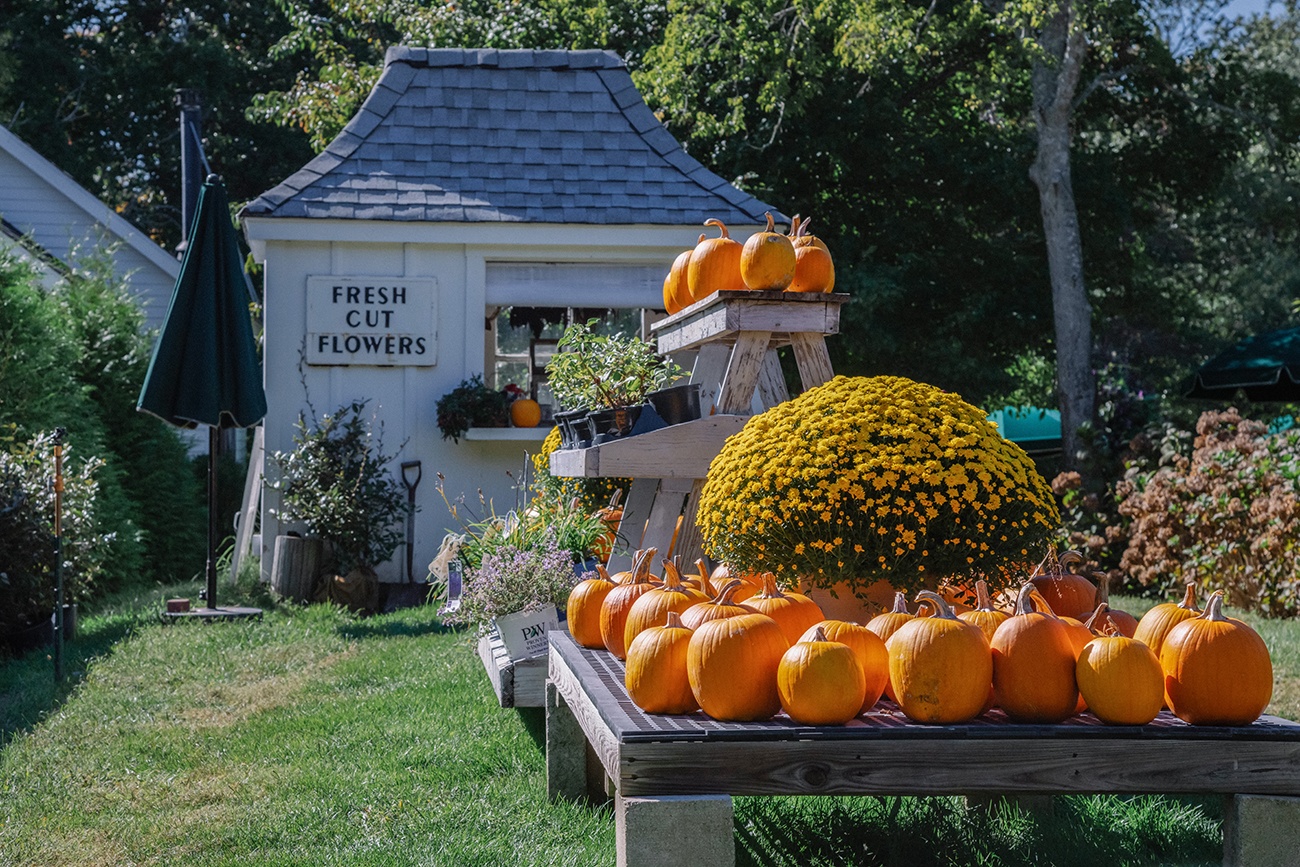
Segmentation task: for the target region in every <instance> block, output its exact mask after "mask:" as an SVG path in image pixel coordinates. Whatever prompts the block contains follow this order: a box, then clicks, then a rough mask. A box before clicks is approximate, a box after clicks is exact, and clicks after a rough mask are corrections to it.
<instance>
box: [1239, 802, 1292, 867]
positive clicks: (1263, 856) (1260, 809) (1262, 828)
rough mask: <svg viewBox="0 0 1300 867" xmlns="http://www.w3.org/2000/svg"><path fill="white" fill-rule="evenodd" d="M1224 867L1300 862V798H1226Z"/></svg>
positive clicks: (1277, 866) (1282, 866) (1265, 866)
mask: <svg viewBox="0 0 1300 867" xmlns="http://www.w3.org/2000/svg"><path fill="white" fill-rule="evenodd" d="M1223 806H1224V810H1223V864H1224V867H1294V865H1296V864H1297V863H1300V798H1285V797H1281V796H1278V795H1224V804H1223Z"/></svg>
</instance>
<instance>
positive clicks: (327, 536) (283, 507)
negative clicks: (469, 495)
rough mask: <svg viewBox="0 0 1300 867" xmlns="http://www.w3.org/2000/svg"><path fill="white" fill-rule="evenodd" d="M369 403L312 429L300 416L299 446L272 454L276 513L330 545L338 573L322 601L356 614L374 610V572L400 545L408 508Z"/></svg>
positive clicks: (339, 412) (353, 406)
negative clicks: (368, 413) (368, 410)
mask: <svg viewBox="0 0 1300 867" xmlns="http://www.w3.org/2000/svg"><path fill="white" fill-rule="evenodd" d="M367 403H368V401H364V400H362V401H353V402H352V403H350V404H346V405H344V406H342V407H340V408H339V409H338V410H337V411H336V412H334V413H332V414H328V415H325V416H322V417H321V419H320V420H319V421H317V422H314V423H313V424H311V425H309V424H308V423H307V421H306V419H305V417H304V416H302V415H299V417H298V422H297V433H296V434H295V435H294V447H293V448H292V449H290V450H289V451H287V452H275V453H274V454H273V455H272V456H271V461H272V463H273V464H274V465H275V466H276V467H277V468H278V469H279V478H278V480H276V481H274V482H273V483H271V484H270V487H271V488H273V489H274V490H276V491H278V492H279V494H280V505H279V507H278V508H276V509H273V510H272V512H271V513H272V514H273V515H275V517H276V518H277V519H278V520H280V521H282V522H286V523H289V524H294V525H298V526H301V527H302V528H303V529H304V531H305V533H306V534H307V535H310V536H314V537H317V538H320V539H324V540H325V541H326V543H327V544H328V545H329V548H330V551H331V554H332V557H333V571H334V572H335V573H336V574H335V575H334V576H333V578H332V580H331V581H330V582H329V584H328V585H327V587H326V588H325V593H323V594H321V593H319V592H318V593H317V597H318V598H320V597H321V596H322V595H323V596H324V597H325V598H328V599H329V600H330V601H334V602H339V603H341V604H344V605H347V606H348V607H349V608H352V609H354V610H373V609H374V608H375V606H376V604H377V597H378V590H379V584H378V578H377V577H376V575H375V567H376V566H378V565H379V564H381V563H384V562H386V561H388V560H389V559H390V558H391V557H392V556H393V553H394V552H395V551H396V550H397V547H398V545H400V544H401V543H402V539H403V534H402V529H401V528H402V522H403V520H404V519H405V518H406V516H407V513H408V511H409V509H410V506H409V504H408V503H407V499H406V496H405V494H404V492H403V490H402V487H401V485H400V484H399V483H398V482H397V480H396V479H395V478H394V477H393V475H392V474H391V473H390V472H389V471H388V464H389V462H390V461H391V460H393V458H395V457H396V455H395V454H392V455H389V454H385V453H384V451H383V441H382V430H381V432H380V434H379V435H376V434H375V432H374V430H373V428H372V425H371V421H370V419H369V418H368V417H367V416H366V413H365V408H366V404H367ZM399 451H400V449H399Z"/></svg>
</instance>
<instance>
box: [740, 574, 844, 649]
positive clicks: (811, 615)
mask: <svg viewBox="0 0 1300 867" xmlns="http://www.w3.org/2000/svg"><path fill="white" fill-rule="evenodd" d="M745 604H746V605H748V606H749V607H750V608H753V609H754V610H755V611H757V612H758V613H759V614H766V615H767V616H768V617H771V618H772V619H773V620H775V621H776V622H777V623H778V624H779V625H780V626H781V631H782V632H784V633H785V638H786V641H788V642H789V643H791V644H794V643H795V642H796V641H798V640H799V637H800V636H801V635H803V634H804V632H805V631H806V630H807V629H808V627H810V626H812V625H814V624H816V623H818V622H820V621H821V620H823V619H824V616H823V615H822V609H821V606H819V605H818V604H817V603H816V602H814V601H812V600H811V599H809V598H808V597H807V596H804V595H803V594H802V593H793V592H791V593H782V592H781V590H780V589H779V588H778V587H777V586H776V576H775V575H773V574H772V573H771V572H767V573H764V575H763V590H762V592H761V593H756V594H755V595H753V596H751V597H749V598H748V599H746V600H745Z"/></svg>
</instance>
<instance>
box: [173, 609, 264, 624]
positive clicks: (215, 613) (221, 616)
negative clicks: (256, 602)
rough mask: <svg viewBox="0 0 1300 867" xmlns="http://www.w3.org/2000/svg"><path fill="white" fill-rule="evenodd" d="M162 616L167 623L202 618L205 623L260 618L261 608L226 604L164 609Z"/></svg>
mask: <svg viewBox="0 0 1300 867" xmlns="http://www.w3.org/2000/svg"><path fill="white" fill-rule="evenodd" d="M162 617H163V620H164V621H167V622H169V623H170V622H174V621H180V620H202V621H204V622H205V623H210V622H212V621H214V620H222V621H225V620H261V619H262V609H260V608H244V607H243V606H240V605H227V606H224V607H219V608H193V609H191V610H189V611H164V612H163V615H162Z"/></svg>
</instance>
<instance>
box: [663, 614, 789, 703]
mask: <svg viewBox="0 0 1300 867" xmlns="http://www.w3.org/2000/svg"><path fill="white" fill-rule="evenodd" d="M789 647H790V642H789V641H788V640H786V637H785V633H784V632H782V631H781V627H780V626H778V625H777V622H776V621H775V620H773V619H772V618H770V617H768V616H767V615H766V614H740V615H737V616H735V617H724V618H722V619H720V620H710V621H709V622H708V623H705V624H703V625H702V626H700V628H699V629H697V630H695V632H694V633H693V634H692V635H691V643H690V645H689V646H688V647H687V650H686V674H687V676H688V677H689V678H690V682H691V692H692V693H693V694H694V695H695V700H696V701H697V702H699V705H700V708H701V709H702V710H703V711H704V712H705V713H706V714H708V715H709V716H711V717H713V718H714V719H719V720H733V721H736V722H747V721H753V720H765V719H768V718H769V717H771V716H773V715H774V714H775V713H776V712H777V711H778V710H780V709H781V695H780V693H779V692H778V691H777V686H776V672H777V669H778V668H779V667H780V665H781V657H782V656H784V655H785V652H786V650H787V649H788V648H789Z"/></svg>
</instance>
